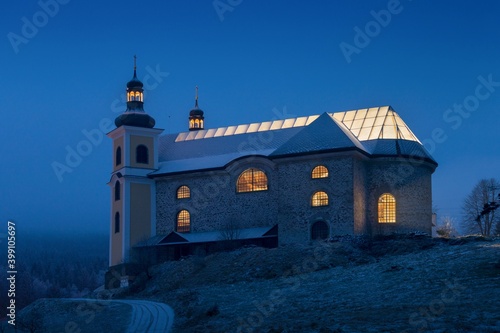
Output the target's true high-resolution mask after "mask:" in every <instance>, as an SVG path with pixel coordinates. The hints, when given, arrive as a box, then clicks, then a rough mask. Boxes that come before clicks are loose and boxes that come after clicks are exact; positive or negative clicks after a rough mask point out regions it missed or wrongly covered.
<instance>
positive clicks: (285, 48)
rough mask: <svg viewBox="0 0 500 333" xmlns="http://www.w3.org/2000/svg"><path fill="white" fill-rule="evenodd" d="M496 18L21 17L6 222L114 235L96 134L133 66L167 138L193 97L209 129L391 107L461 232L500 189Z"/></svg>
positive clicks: (8, 115) (180, 8)
mask: <svg viewBox="0 0 500 333" xmlns="http://www.w3.org/2000/svg"><path fill="white" fill-rule="evenodd" d="M44 8H45V9H44ZM389 10H390V11H389ZM499 12H500V3H499V2H498V1H493V0H491V1H481V2H478V1H439V2H436V1H430V0H415V1H410V0H402V1H401V2H400V3H399V4H398V2H397V1H394V0H391V1H387V0H384V1H347V0H343V1H326V0H324V1H291V0H286V1H285V0H281V1H269V0H266V1H264V0H253V1H247V0H243V1H241V0H217V1H212V0H209V1H200V0H198V1H195V0H183V1H142V2H140V1H129V0H123V1H119V2H111V1H79V0H71V1H70V0H57V1H56V0H41V1H40V2H37V1H21V2H20V1H14V2H9V3H8V4H7V5H6V6H4V10H3V14H2V20H1V23H0V27H1V29H0V32H1V34H0V35H1V43H0V48H1V55H2V57H1V60H2V61H1V64H2V65H1V67H2V71H1V75H2V84H1V89H0V112H1V114H2V121H1V122H0V133H1V140H0V156H1V164H0V171H1V172H0V184H1V191H0V221H7V220H8V219H13V220H15V221H17V223H18V228H24V229H26V230H32V231H33V232H36V231H38V230H40V229H42V228H44V229H56V230H58V231H61V232H63V231H79V232H86V231H88V230H90V229H93V230H97V231H103V232H107V231H108V218H109V201H110V200H109V195H110V194H109V189H108V187H107V186H106V182H107V181H108V180H109V177H110V172H111V156H112V155H111V142H110V140H109V139H108V138H106V137H104V138H103V139H101V138H100V134H99V133H102V132H97V131H107V130H108V129H109V127H108V126H106V123H107V120H108V119H110V120H113V119H114V118H115V117H116V116H117V115H118V113H119V112H121V111H124V110H125V104H124V103H123V101H122V98H123V97H124V91H125V84H126V82H127V81H128V80H130V79H131V77H132V66H133V55H134V54H137V56H138V76H139V78H140V79H142V80H144V81H147V82H145V84H147V87H149V90H148V91H147V93H146V95H145V109H146V111H147V112H148V113H149V114H151V115H152V116H153V117H154V118H155V119H156V122H157V127H160V128H164V129H165V130H166V133H170V132H179V131H185V130H186V129H187V116H188V112H189V110H190V109H191V108H192V106H193V98H194V87H195V85H198V86H199V89H200V93H199V95H200V107H201V108H202V109H203V110H204V111H205V115H206V127H218V126H225V125H232V124H239V123H249V122H256V121H265V120H271V119H273V118H277V117H291V116H300V115H310V114H320V113H322V112H325V111H328V112H334V111H345V110H350V109H356V108H364V107H372V106H381V105H392V107H393V108H394V109H395V110H396V112H398V113H399V114H400V115H401V117H402V118H403V119H404V120H405V122H406V123H407V124H408V125H409V126H410V128H411V129H412V130H413V132H414V133H415V134H416V135H417V136H418V137H419V138H420V140H421V141H423V142H425V143H426V147H427V148H428V149H429V150H430V151H431V153H432V155H433V156H434V157H435V159H436V160H437V161H438V163H439V164H440V165H439V167H438V169H437V171H436V172H435V174H434V176H433V196H434V204H435V206H436V207H437V208H438V213H439V214H440V215H441V216H443V215H451V216H455V217H457V218H459V216H460V205H461V203H462V201H463V199H464V197H465V196H466V195H467V193H468V192H469V191H470V190H471V188H472V187H473V185H474V184H475V183H476V182H477V181H478V180H479V179H481V178H489V177H497V178H499V177H500V154H499V152H500V121H499V118H498V116H499V108H500V47H499V42H500V22H499V20H498V13H499ZM47 13H48V14H47ZM387 13H389V14H390V17H389V16H388V15H387ZM375 17H378V20H379V21H380V22H381V23H376V21H375ZM359 31H362V34H363V35H362V34H361V33H360V32H359ZM365 34H367V35H365ZM488 81H489V82H490V83H488ZM485 82H486V83H485ZM497 82H499V83H497ZM454 104H456V106H455V107H456V108H455V109H454ZM463 104H466V106H465V107H462V109H461V110H460V105H463ZM468 110H471V111H468ZM100 125H102V126H101V127H103V128H102V129H99V126H100ZM94 129H97V130H96V131H93V130H94ZM85 131H87V132H90V133H94V137H93V141H94V143H92V144H89V143H88V142H87V143H86V142H85V141H86V140H87V138H86V136H85V134H84V133H85ZM433 133H434V134H433ZM433 135H434V137H433ZM78 148H80V150H82V149H83V150H84V152H85V154H86V155H87V156H83V157H81V160H75V159H73V160H71V161H70V163H71V167H70V166H68V163H67V161H66V158H67V154H68V149H69V150H76V149H78ZM85 149H86V151H85ZM54 162H57V163H60V164H61V165H63V164H64V165H67V166H68V169H71V173H70V172H66V173H64V174H62V175H60V177H59V178H58V176H57V175H56V173H55V172H54V170H53V164H54ZM23 225H25V226H23ZM0 232H1V231H0Z"/></svg>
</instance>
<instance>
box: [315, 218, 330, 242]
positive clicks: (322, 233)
mask: <svg viewBox="0 0 500 333" xmlns="http://www.w3.org/2000/svg"><path fill="white" fill-rule="evenodd" d="M329 235H330V230H329V228H328V224H326V222H325V221H317V222H314V223H313V225H312V227H311V239H312V240H315V239H327V238H328V236H329Z"/></svg>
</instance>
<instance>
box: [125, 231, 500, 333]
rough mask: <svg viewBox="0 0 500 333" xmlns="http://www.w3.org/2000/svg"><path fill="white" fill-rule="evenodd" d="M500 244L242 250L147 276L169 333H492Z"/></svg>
mask: <svg viewBox="0 0 500 333" xmlns="http://www.w3.org/2000/svg"><path fill="white" fill-rule="evenodd" d="M499 259H500V240H493V241H481V240H477V239H476V240H474V239H468V240H454V241H448V242H446V241H443V240H432V239H428V238H421V237H414V238H396V239H389V240H385V241H377V242H373V243H366V242H362V241H361V242H360V241H357V242H354V243H353V242H351V241H344V242H333V243H323V244H316V245H314V246H307V247H301V246H286V247H280V248H277V249H262V248H248V249H240V250H236V251H233V252H228V253H218V254H214V255H209V256H206V257H192V258H188V259H186V260H183V261H179V262H168V263H164V264H162V265H158V266H156V267H154V268H153V270H152V273H153V274H152V275H153V278H152V279H151V280H150V281H148V282H147V284H146V285H145V289H144V290H143V291H142V292H140V293H137V294H134V295H131V296H132V297H137V298H149V299H154V300H158V301H163V302H165V303H167V304H169V305H170V306H172V307H173V308H174V311H175V312H176V318H175V326H174V329H175V331H176V332H323V333H325V332H419V331H420V332H421V331H429V332H498V331H500V267H499V265H498V263H499Z"/></svg>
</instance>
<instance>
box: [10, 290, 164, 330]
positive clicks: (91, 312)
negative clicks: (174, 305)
mask: <svg viewBox="0 0 500 333" xmlns="http://www.w3.org/2000/svg"><path fill="white" fill-rule="evenodd" d="M21 317H22V319H21V320H20V321H18V325H16V326H17V328H18V329H24V330H25V331H27V332H29V331H30V330H33V331H34V332H37V333H38V332H40V333H41V332H47V333H53V332H74V333H76V332H79V333H85V332H89V333H99V332H105V333H169V332H170V330H171V327H172V323H173V320H174V313H173V311H172V309H171V308H170V307H169V306H167V305H166V304H162V303H157V302H150V301H143V300H99V299H83V298H68V299H40V300H38V301H36V302H35V303H33V304H32V305H30V306H29V307H28V308H26V309H25V310H23V313H22V314H21ZM9 329H11V330H12V331H14V330H13V327H9ZM7 332H9V330H8V331H7Z"/></svg>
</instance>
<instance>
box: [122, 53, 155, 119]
mask: <svg viewBox="0 0 500 333" xmlns="http://www.w3.org/2000/svg"><path fill="white" fill-rule="evenodd" d="M143 87H144V84H143V83H142V82H141V81H140V80H139V79H138V78H137V57H136V56H134V76H133V77H132V80H130V81H129V82H128V83H127V110H126V111H125V112H124V113H122V114H121V115H119V116H118V117H116V119H115V125H116V127H120V126H122V125H125V126H136V127H146V128H153V127H154V126H155V120H154V119H153V117H151V116H150V115H148V114H147V113H146V112H144V89H143Z"/></svg>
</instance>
